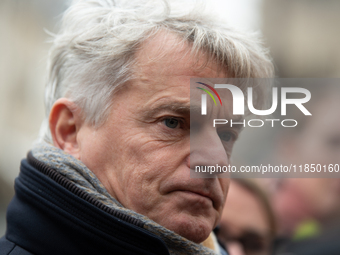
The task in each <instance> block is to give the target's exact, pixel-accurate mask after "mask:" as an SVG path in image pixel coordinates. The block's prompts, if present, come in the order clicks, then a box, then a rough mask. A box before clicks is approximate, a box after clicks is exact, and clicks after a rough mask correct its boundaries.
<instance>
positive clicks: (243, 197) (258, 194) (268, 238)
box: [215, 179, 276, 255]
mask: <svg viewBox="0 0 340 255" xmlns="http://www.w3.org/2000/svg"><path fill="white" fill-rule="evenodd" d="M275 221H276V220H275V217H274V212H273V210H272V208H271V206H270V203H269V200H268V197H267V195H266V194H265V192H264V191H263V190H262V188H261V187H260V186H259V185H257V184H256V183H255V182H254V181H252V180H250V179H232V180H231V181H230V187H229V191H228V197H227V201H226V206H225V208H224V210H223V213H222V217H221V222H220V224H219V226H218V228H216V229H215V231H216V233H217V238H218V239H219V241H220V242H221V243H222V244H223V245H224V246H225V247H226V248H227V250H228V252H229V254H230V255H269V254H271V248H272V247H271V244H272V240H273V239H274V237H275V231H276V225H275V224H276V222H275Z"/></svg>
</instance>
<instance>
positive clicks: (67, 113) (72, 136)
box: [49, 98, 82, 159]
mask: <svg viewBox="0 0 340 255" xmlns="http://www.w3.org/2000/svg"><path fill="white" fill-rule="evenodd" d="M49 125H50V131H51V135H52V139H53V144H54V146H56V147H57V148H60V149H62V150H63V151H65V152H67V153H69V154H71V155H72V156H74V157H75V158H77V159H79V158H80V153H79V146H78V142H77V133H78V131H79V129H80V127H81V125H82V118H81V111H80V109H79V108H78V107H77V106H76V105H75V103H73V102H71V101H70V100H68V99H67V98H60V99H58V100H57V101H56V102H55V103H54V104H53V106H52V109H51V112H50V116H49Z"/></svg>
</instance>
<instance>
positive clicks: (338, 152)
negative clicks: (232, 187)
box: [271, 84, 340, 255]
mask: <svg viewBox="0 0 340 255" xmlns="http://www.w3.org/2000/svg"><path fill="white" fill-rule="evenodd" d="M308 89H309V90H310V91H311V93H312V95H317V96H315V97H314V100H312V101H311V102H310V103H309V106H308V109H310V110H311V112H312V114H313V117H312V118H306V119H302V118H299V117H295V118H296V119H298V122H299V125H298V128H294V129H289V130H284V131H282V132H281V133H280V138H279V142H278V144H279V149H278V154H279V155H280V156H279V158H280V160H281V162H289V164H296V165H304V164H320V165H322V166H324V165H326V166H327V165H328V164H339V163H340V115H339V109H340V100H339V98H340V97H339V95H340V94H339V89H338V88H336V87H334V86H333V87H331V86H329V85H328V84H324V86H322V85H320V86H314V87H313V86H311V87H308ZM293 114H294V113H293ZM271 200H272V204H273V208H274V210H275V213H276V215H277V218H278V227H279V235H280V236H281V237H282V239H279V240H278V244H277V250H278V251H277V253H278V254H281V253H282V254H286V253H287V252H288V253H289V254H297V255H299V254H301V255H307V254H310V255H314V254H315V255H316V254H324V255H328V254H332V255H333V254H334V255H336V254H339V252H340V244H339V241H338V240H339V237H340V225H339V224H340V221H339V220H340V179H339V178H333V179H332V178H294V179H293V178H292V179H281V180H278V183H277V187H276V190H274V192H273V193H272V197H271Z"/></svg>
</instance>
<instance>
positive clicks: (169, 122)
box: [163, 118, 180, 129]
mask: <svg viewBox="0 0 340 255" xmlns="http://www.w3.org/2000/svg"><path fill="white" fill-rule="evenodd" d="M163 122H164V124H165V126H167V127H168V128H173V129H174V128H177V127H178V126H179V124H180V123H179V121H178V120H177V119H175V118H167V119H164V120H163Z"/></svg>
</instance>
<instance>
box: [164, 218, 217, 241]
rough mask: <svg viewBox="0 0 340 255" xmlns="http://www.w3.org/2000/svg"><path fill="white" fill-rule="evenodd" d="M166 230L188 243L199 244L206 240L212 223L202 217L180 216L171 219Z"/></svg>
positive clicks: (212, 226)
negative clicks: (181, 237)
mask: <svg viewBox="0 0 340 255" xmlns="http://www.w3.org/2000/svg"><path fill="white" fill-rule="evenodd" d="M166 225H168V224H166ZM167 228H168V229H170V230H172V231H174V232H175V233H177V234H179V235H180V236H183V237H185V238H186V239H188V240H190V241H193V242H195V243H201V242H203V241H204V240H206V239H207V238H208V236H209V234H210V233H211V231H212V230H213V228H214V222H213V220H211V219H209V218H205V217H202V216H192V215H186V216H183V215H182V216H181V217H178V218H175V219H172V222H171V223H170V226H169V227H167Z"/></svg>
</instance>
